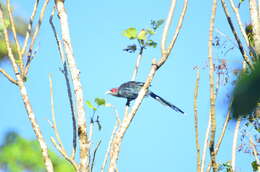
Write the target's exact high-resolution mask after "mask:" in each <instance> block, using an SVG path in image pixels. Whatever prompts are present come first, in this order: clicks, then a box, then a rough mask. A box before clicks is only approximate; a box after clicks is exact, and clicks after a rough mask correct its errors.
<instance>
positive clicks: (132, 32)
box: [122, 27, 137, 39]
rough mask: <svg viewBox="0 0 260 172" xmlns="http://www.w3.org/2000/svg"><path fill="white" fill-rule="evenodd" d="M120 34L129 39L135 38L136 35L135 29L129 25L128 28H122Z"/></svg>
mask: <svg viewBox="0 0 260 172" xmlns="http://www.w3.org/2000/svg"><path fill="white" fill-rule="evenodd" d="M122 35H123V36H125V37H127V38H129V39H135V38H136V37H137V30H136V28H134V27H130V28H128V29H126V30H124V31H123V33H122Z"/></svg>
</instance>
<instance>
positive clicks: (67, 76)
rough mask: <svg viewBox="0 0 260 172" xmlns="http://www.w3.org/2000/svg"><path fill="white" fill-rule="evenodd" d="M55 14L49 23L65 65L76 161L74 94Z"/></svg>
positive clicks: (73, 153) (73, 156)
mask: <svg viewBox="0 0 260 172" xmlns="http://www.w3.org/2000/svg"><path fill="white" fill-rule="evenodd" d="M54 13H55V7H54V8H53V10H52V13H51V16H50V19H49V22H50V24H51V27H52V30H53V34H54V37H55V39H56V43H57V46H58V50H59V54H60V57H61V62H62V64H63V71H62V73H63V75H64V78H65V81H66V87H67V93H68V98H69V103H70V111H71V118H72V126H73V141H72V145H73V146H72V153H71V158H72V159H74V158H75V154H76V149H77V123H76V118H75V110H74V104H73V98H72V92H71V85H70V80H69V74H68V67H67V62H66V59H65V57H64V52H63V49H62V44H61V41H59V38H58V34H57V31H56V28H55V26H54V24H53V22H52V20H53V16H54Z"/></svg>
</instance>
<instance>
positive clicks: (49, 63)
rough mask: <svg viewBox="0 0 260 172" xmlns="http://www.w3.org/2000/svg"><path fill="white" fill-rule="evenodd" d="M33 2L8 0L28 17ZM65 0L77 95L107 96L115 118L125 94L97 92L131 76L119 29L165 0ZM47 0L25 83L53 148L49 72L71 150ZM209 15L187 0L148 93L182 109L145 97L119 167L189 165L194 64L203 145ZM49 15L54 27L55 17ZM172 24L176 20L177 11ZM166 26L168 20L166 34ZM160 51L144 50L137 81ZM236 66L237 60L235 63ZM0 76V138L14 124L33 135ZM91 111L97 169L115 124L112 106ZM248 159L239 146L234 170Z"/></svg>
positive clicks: (155, 14) (162, 13) (163, 7)
mask: <svg viewBox="0 0 260 172" xmlns="http://www.w3.org/2000/svg"><path fill="white" fill-rule="evenodd" d="M12 2H14V1H12ZM32 2H33V1H28V0H23V1H15V3H13V5H14V7H15V8H16V9H17V13H18V14H21V15H23V16H24V17H27V18H28V17H29V16H30V14H31V11H32V7H33V3H32ZM65 3H66V7H67V12H68V15H69V23H70V29H71V37H72V43H73V48H74V55H75V57H76V61H77V65H78V68H79V69H80V72H81V81H82V85H83V89H84V98H85V100H90V101H94V99H95V98H96V97H101V98H105V99H106V101H107V102H109V103H111V104H113V105H114V106H116V107H117V108H118V110H119V112H120V115H121V117H122V115H123V110H124V104H125V100H123V99H119V98H115V97H112V96H107V95H104V93H105V91H107V90H108V89H110V88H112V87H116V86H119V85H120V84H121V83H122V82H125V81H128V80H130V79H131V75H132V72H133V67H134V63H135V59H136V54H128V53H126V52H124V51H122V49H123V48H125V47H126V46H127V45H128V44H131V43H132V42H131V41H129V40H127V39H126V38H125V37H123V36H122V35H121V33H122V31H123V30H124V29H126V28H128V27H136V28H137V29H142V28H146V27H148V26H149V23H150V21H151V20H157V19H164V18H165V17H166V16H167V14H168V9H169V5H170V0H167V1H155V0H153V1H138V0H132V1H119V0H115V1H105V0H100V1H68V0H67V1H65ZM218 5H219V8H218V10H217V22H216V27H217V28H218V29H219V30H221V32H223V33H225V34H226V35H229V36H230V38H231V39H232V40H233V36H232V35H231V34H230V30H229V27H228V26H227V22H226V19H225V18H224V16H223V10H222V9H221V6H220V3H219V2H218ZM52 6H53V2H52V1H51V2H50V4H49V6H48V9H47V12H46V15H45V18H44V21H43V24H42V28H41V31H40V33H39V37H38V38H37V41H36V46H35V47H38V51H37V54H36V57H35V59H34V60H33V62H32V64H31V68H30V71H29V76H28V82H27V83H26V86H27V89H28V92H29V97H30V99H31V103H32V106H33V110H34V112H35V114H36V117H37V120H38V122H39V124H40V126H41V129H42V131H43V134H44V138H45V140H46V141H47V143H48V144H49V146H50V148H51V149H54V147H53V146H52V145H51V143H50V139H49V138H50V136H53V135H54V133H53V131H52V129H51V127H50V126H49V124H48V120H50V119H51V109H50V96H49V81H48V75H49V74H51V75H52V76H53V84H54V86H53V87H54V99H55V111H56V117H57V125H58V129H59V131H60V134H61V137H62V140H63V142H64V145H65V146H66V148H67V149H68V150H71V143H72V141H71V139H72V123H71V120H70V119H71V116H70V111H69V106H68V99H67V93H66V87H65V80H64V78H63V75H62V73H61V72H60V70H59V69H60V68H61V67H62V66H61V61H60V57H59V54H58V51H57V45H56V42H55V39H54V36H53V33H52V30H51V27H50V24H49V23H48V18H49V16H50V12H51V9H52ZM181 8H182V2H181V1H178V3H177V10H176V13H175V17H176V16H177V15H178V14H179V12H180V10H181ZM242 8H244V9H246V6H242ZM246 12H247V11H246V10H244V11H243V12H242V14H243V22H244V23H249V19H248V18H247V16H248V15H247V14H246ZM210 14H211V1H203V2H199V1H190V2H189V5H188V11H187V15H186V16H185V21H184V25H183V29H182V30H181V32H180V35H179V38H178V39H177V42H176V44H175V47H174V48H173V51H172V53H171V55H170V57H169V60H168V61H167V62H166V63H165V65H164V66H163V67H162V68H161V69H160V70H159V71H158V72H157V74H156V76H155V78H154V81H153V83H152V87H151V90H152V91H153V92H155V93H157V94H158V95H160V96H162V97H163V98H165V99H166V100H168V101H170V102H172V103H173V104H175V105H176V106H178V107H180V108H181V109H183V110H184V111H185V113H186V115H185V116H181V115H180V114H178V113H176V112H175V111H172V110H171V109H170V108H167V107H165V106H162V105H161V104H159V103H158V102H156V101H154V100H153V99H151V98H147V99H145V101H144V102H143V103H142V106H141V107H140V109H139V111H138V113H137V115H136V117H135V119H134V121H133V123H132V124H131V126H130V128H129V130H128V131H127V134H126V136H125V138H124V142H123V144H122V147H121V153H120V158H119V162H118V167H119V170H120V171H123V172H139V171H140V172H141V171H150V172H158V171H165V172H167V171H180V172H181V171H183V172H187V171H195V169H196V152H195V137H194V136H195V133H194V116H193V94H194V92H193V91H194V87H195V77H196V72H195V71H194V70H193V67H194V66H200V67H201V68H203V69H202V70H201V83H200V90H199V99H198V106H199V135H200V138H199V139H200V144H201V146H202V145H203V141H204V135H205V129H206V126H207V121H208V113H209V97H208V95H209V89H208V88H209V86H208V85H209V81H208V68H207V41H208V27H209V19H210ZM54 20H55V23H56V26H57V29H58V30H59V27H58V22H57V21H58V20H57V18H55V19H54ZM173 25H176V18H175V20H174V22H173ZM161 30H162V29H160V31H159V32H158V33H157V34H156V36H155V37H154V40H156V41H159V40H160V36H161ZM173 31H174V28H173V27H172V32H171V34H172V33H173ZM223 39H225V38H223ZM215 54H216V55H218V58H223V54H221V53H219V52H215ZM221 55H222V57H221ZM159 57H160V49H159V47H157V48H156V49H152V48H149V49H146V50H145V52H144V57H143V60H142V63H141V68H140V72H139V74H138V76H137V78H138V79H137V80H138V81H144V80H145V78H146V76H147V74H148V71H149V69H150V65H151V60H152V58H157V59H158V58H159ZM215 57H216V56H215ZM228 57H229V58H230V59H232V60H233V59H235V60H237V61H238V62H239V60H241V57H240V55H239V52H238V50H237V49H236V48H235V49H234V50H232V51H231V52H229V53H228ZM6 64H7V63H4V64H0V65H1V66H4V67H5V68H7V70H8V71H11V69H10V66H9V67H8V65H9V64H8V65H6ZM239 65H240V64H239V63H238V64H237V66H239ZM233 66H234V65H233ZM233 66H231V67H233ZM0 83H1V89H0V95H1V99H0V104H1V105H2V108H1V117H2V119H1V121H0V136H1V137H0V139H2V138H3V135H4V133H5V132H6V131H8V130H16V131H18V132H19V133H20V134H21V135H22V136H24V137H26V138H29V139H33V138H35V136H34V133H33V132H32V129H31V126H30V123H29V122H28V119H27V115H26V111H25V109H24V106H23V103H22V100H21V97H20V94H19V92H18V88H17V87H16V86H14V85H12V84H11V83H9V82H8V81H7V80H6V79H5V78H3V77H2V76H1V77H0ZM229 88H230V86H229V87H228V86H227V87H223V89H221V93H220V95H219V96H218V97H217V136H219V132H220V130H221V128H222V124H223V121H224V117H225V113H226V111H227V110H226V109H227V104H228V99H227V98H226V97H225V94H226V93H228V92H229V91H230V89H229ZM86 112H87V120H88V124H89V119H90V118H89V117H90V115H91V114H92V111H91V110H90V109H88V108H87V107H86ZM97 113H98V115H100V120H101V123H102V127H103V128H102V130H101V131H98V130H95V133H94V141H95V143H94V144H96V143H97V142H98V140H99V139H102V144H101V147H100V149H99V151H98V153H97V161H96V167H95V171H99V169H100V166H101V163H102V162H103V158H104V152H105V151H106V148H107V144H108V140H109V138H110V135H111V131H112V129H113V126H114V124H115V117H114V113H113V110H112V109H110V108H100V109H99V110H98V112H97ZM233 129H234V124H231V125H229V128H228V130H227V134H226V136H225V138H224V143H223V147H222V149H221V151H220V153H219V155H218V158H217V160H218V162H219V163H221V162H226V161H228V160H230V159H231V145H232V144H231V143H232V140H231V138H232V136H233ZM248 157H249V155H248ZM251 161H252V159H248V158H245V156H244V155H243V153H238V159H237V170H238V171H239V172H240V171H241V172H242V171H243V172H244V171H251V165H250V162H251Z"/></svg>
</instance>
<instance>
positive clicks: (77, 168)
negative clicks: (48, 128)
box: [51, 137, 79, 172]
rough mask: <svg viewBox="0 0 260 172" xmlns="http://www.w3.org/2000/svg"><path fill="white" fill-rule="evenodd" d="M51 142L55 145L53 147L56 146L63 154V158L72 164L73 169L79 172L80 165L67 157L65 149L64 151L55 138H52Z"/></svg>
mask: <svg viewBox="0 0 260 172" xmlns="http://www.w3.org/2000/svg"><path fill="white" fill-rule="evenodd" d="M51 142H52V143H53V145H54V146H55V148H56V149H57V150H58V151H59V152H60V153H61V154H62V156H63V157H64V158H65V159H66V160H67V161H68V162H70V163H71V164H72V166H73V168H74V169H75V171H77V172H78V171H79V167H78V164H77V163H76V162H75V161H74V159H72V158H71V157H69V156H68V155H67V153H66V152H65V150H64V149H62V148H61V147H60V146H59V145H58V144H57V143H56V141H55V139H54V138H53V137H51Z"/></svg>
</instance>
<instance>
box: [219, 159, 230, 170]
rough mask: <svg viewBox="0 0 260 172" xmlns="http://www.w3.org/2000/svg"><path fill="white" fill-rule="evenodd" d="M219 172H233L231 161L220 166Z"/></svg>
mask: <svg viewBox="0 0 260 172" xmlns="http://www.w3.org/2000/svg"><path fill="white" fill-rule="evenodd" d="M218 171H219V172H221V171H222V172H232V166H231V164H230V161H227V162H225V163H223V164H220V165H219V167H218Z"/></svg>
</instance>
